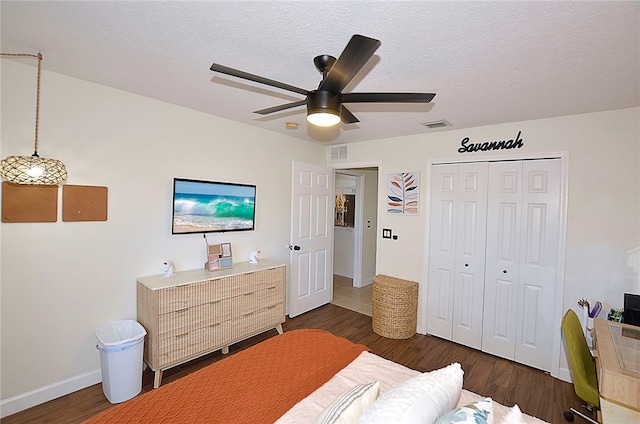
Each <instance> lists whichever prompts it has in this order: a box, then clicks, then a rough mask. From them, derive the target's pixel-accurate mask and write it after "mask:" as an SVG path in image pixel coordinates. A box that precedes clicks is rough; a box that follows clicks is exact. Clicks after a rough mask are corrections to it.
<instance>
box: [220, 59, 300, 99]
mask: <svg viewBox="0 0 640 424" xmlns="http://www.w3.org/2000/svg"><path fill="white" fill-rule="evenodd" d="M209 69H211V70H212V71H214V72H220V73H222V74H227V75H231V76H232V77H237V78H242V79H246V80H249V81H254V82H258V83H260V84H264V85H269V86H271V87H276V88H281V89H283V90H287V91H293V92H294V93H298V94H302V95H303V96H306V95H307V94H309V90H305V89H304V88H300V87H295V86H293V85H289V84H285V83H283V82H280V81H275V80H272V79H269V78H265V77H261V76H259V75H254V74H250V73H248V72H244V71H239V70H237V69H233V68H229V67H228V66H224V65H219V64H217V63H214V64H213V65H211V68H209Z"/></svg>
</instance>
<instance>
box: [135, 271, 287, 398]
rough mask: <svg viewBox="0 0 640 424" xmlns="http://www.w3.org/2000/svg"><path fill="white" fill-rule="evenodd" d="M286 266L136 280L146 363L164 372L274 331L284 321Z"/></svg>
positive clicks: (159, 375)
mask: <svg viewBox="0 0 640 424" xmlns="http://www.w3.org/2000/svg"><path fill="white" fill-rule="evenodd" d="M285 280H286V276H285V265H283V264H281V263H278V262H275V261H269V260H261V261H260V262H259V263H258V264H250V263H248V262H242V263H237V264H234V265H233V268H230V269H224V270H219V271H214V272H209V271H207V270H205V269H197V270H191V271H182V272H177V273H176V274H175V275H174V276H172V277H165V276H164V275H162V274H161V275H153V276H149V277H141V278H138V280H137V281H138V282H137V295H138V322H140V324H142V325H143V326H144V328H145V329H146V330H147V336H146V337H145V344H144V360H145V362H146V363H147V364H148V365H149V367H150V368H151V369H152V370H153V371H154V372H155V379H154V388H157V387H159V386H160V382H161V380H162V371H163V370H165V369H168V368H171V367H173V366H175V365H178V364H181V363H184V362H186V361H189V360H191V359H194V358H197V357H199V356H202V355H205V354H207V353H210V352H213V351H215V350H218V349H221V350H222V353H225V354H226V353H228V352H229V345H231V344H233V343H236V342H239V341H240V340H243V339H246V338H249V337H252V336H254V335H256V334H259V333H262V332H264V331H267V330H270V329H273V328H275V329H276V330H277V331H278V333H280V334H282V323H283V322H284V321H285V302H286V301H285Z"/></svg>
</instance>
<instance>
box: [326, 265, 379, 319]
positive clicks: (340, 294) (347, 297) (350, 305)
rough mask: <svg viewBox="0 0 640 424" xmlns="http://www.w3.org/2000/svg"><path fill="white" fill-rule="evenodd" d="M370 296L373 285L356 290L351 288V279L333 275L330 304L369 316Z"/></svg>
mask: <svg viewBox="0 0 640 424" xmlns="http://www.w3.org/2000/svg"><path fill="white" fill-rule="evenodd" d="M372 295H373V284H369V285H368V286H365V287H362V288H357V287H353V280H352V279H351V278H347V277H342V276H340V275H335V274H334V275H333V301H332V302H331V303H332V304H334V305H336V306H341V307H343V308H345V309H349V310H351V311H356V312H360V313H361V314H364V315H368V316H371V309H372V302H371V298H372Z"/></svg>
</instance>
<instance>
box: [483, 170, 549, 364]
mask: <svg viewBox="0 0 640 424" xmlns="http://www.w3.org/2000/svg"><path fill="white" fill-rule="evenodd" d="M560 188H561V167H560V160H559V159H549V160H529V161H514V162H495V163H491V164H490V165H489V190H488V202H489V205H488V213H487V262H486V283H485V301H484V304H485V309H484V323H483V337H482V350H483V351H485V352H488V353H491V354H494V355H497V356H501V357H504V358H508V359H513V360H515V361H517V362H520V363H523V364H526V365H530V366H532V367H535V368H539V369H543V370H547V371H548V370H550V369H551V348H552V342H553V336H554V334H555V331H554V329H553V326H552V322H551V319H550V317H552V316H553V303H554V302H553V294H554V292H555V285H556V284H558V282H557V277H556V269H557V265H558V264H557V258H558V242H559V238H558V237H559V235H558V234H559V229H560V226H559V225H560Z"/></svg>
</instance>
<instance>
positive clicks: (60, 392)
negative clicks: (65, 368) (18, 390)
mask: <svg viewBox="0 0 640 424" xmlns="http://www.w3.org/2000/svg"><path fill="white" fill-rule="evenodd" d="M101 381H102V372H101V370H96V371H91V372H88V373H86V374H82V375H79V376H77V377H73V378H70V379H68V380H64V381H60V382H58V383H54V384H51V385H49V386H45V387H42V388H40V389H36V390H32V391H30V392H27V393H23V394H21V395H18V396H14V397H12V398H8V399H3V400H2V401H0V418H5V417H8V416H9V415H13V414H15V413H17V412H20V411H24V410H25V409H29V408H32V407H34V406H36V405H40V404H41V403H45V402H49V401H50V400H53V399H57V398H59V397H61V396H64V395H68V394H69V393H73V392H76V391H78V390H81V389H84V388H86V387H89V386H93V385H94V384H98V383H100V382H101Z"/></svg>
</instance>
